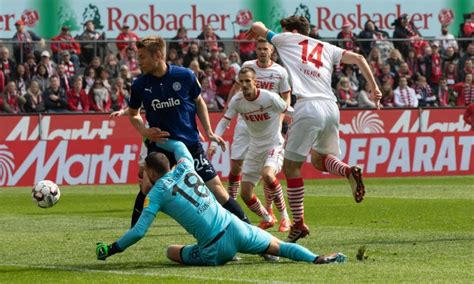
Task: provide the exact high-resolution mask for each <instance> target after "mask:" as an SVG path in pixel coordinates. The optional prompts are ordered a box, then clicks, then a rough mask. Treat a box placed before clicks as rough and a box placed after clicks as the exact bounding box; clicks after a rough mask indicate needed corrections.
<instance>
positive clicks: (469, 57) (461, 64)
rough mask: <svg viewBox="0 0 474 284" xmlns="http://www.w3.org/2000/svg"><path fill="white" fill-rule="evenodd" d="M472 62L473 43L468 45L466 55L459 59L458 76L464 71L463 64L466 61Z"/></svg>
mask: <svg viewBox="0 0 474 284" xmlns="http://www.w3.org/2000/svg"><path fill="white" fill-rule="evenodd" d="M468 59H470V60H473V61H474V42H473V43H470V44H469V45H468V46H467V51H466V53H465V54H464V55H463V56H462V57H461V58H460V59H459V62H458V74H461V71H462V70H463V69H464V64H465V62H466V60H468Z"/></svg>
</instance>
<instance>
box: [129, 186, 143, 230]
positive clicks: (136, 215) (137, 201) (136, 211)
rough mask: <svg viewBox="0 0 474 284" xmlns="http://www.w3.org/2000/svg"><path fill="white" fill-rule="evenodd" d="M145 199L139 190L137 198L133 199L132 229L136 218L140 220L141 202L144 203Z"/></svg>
mask: <svg viewBox="0 0 474 284" xmlns="http://www.w3.org/2000/svg"><path fill="white" fill-rule="evenodd" d="M145 197H146V195H145V194H143V193H142V191H141V190H139V191H138V194H137V198H136V199H135V205H133V213H132V227H133V226H135V224H136V223H137V221H138V218H140V215H141V214H142V210H143V202H145Z"/></svg>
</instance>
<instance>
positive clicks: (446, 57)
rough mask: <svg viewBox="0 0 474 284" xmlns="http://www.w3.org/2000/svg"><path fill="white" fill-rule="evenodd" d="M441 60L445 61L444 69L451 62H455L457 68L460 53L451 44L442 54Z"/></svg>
mask: <svg viewBox="0 0 474 284" xmlns="http://www.w3.org/2000/svg"><path fill="white" fill-rule="evenodd" d="M441 60H442V62H443V69H445V68H446V66H447V65H448V64H449V63H450V62H452V63H454V64H455V65H456V69H457V64H458V62H459V53H457V52H454V48H453V47H452V46H449V47H448V48H446V50H445V51H444V53H443V54H442V55H441ZM456 71H457V70H456Z"/></svg>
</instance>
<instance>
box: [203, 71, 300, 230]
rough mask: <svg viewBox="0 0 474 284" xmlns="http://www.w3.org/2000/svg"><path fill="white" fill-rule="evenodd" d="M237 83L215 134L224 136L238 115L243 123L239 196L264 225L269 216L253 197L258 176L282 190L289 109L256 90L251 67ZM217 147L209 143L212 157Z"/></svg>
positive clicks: (266, 92)
mask: <svg viewBox="0 0 474 284" xmlns="http://www.w3.org/2000/svg"><path fill="white" fill-rule="evenodd" d="M239 83H240V86H241V91H239V92H238V93H237V94H235V95H234V97H233V98H232V100H231V101H230V103H229V105H228V108H227V110H226V112H225V114H224V117H223V118H222V119H221V120H220V121H219V124H218V125H217V127H216V130H215V131H216V133H220V134H223V133H224V132H225V129H226V128H227V126H228V125H229V123H230V121H231V119H232V118H233V117H234V116H236V115H237V114H240V115H241V116H242V119H243V120H244V122H245V123H246V125H247V130H248V133H249V136H250V141H249V148H248V151H247V154H246V155H245V159H244V163H243V169H242V171H243V178H242V191H241V196H242V199H243V200H244V202H245V203H246V204H247V206H248V207H249V209H250V210H252V211H253V212H254V213H256V214H257V215H258V216H260V217H262V223H263V224H265V223H268V222H270V221H271V220H272V216H271V215H270V214H269V212H268V211H267V210H266V209H265V207H264V206H263V205H262V203H261V202H260V200H259V199H258V197H257V196H256V195H255V193H254V188H255V185H256V184H257V183H258V181H259V180H260V177H262V179H263V180H264V182H265V183H266V184H268V185H271V186H272V187H273V188H281V185H280V182H279V181H278V179H277V178H276V174H277V173H278V172H279V171H280V170H281V166H282V164H283V142H284V139H283V136H282V135H281V121H282V114H283V113H285V112H286V111H287V110H290V111H291V110H292V108H291V107H290V106H289V105H288V104H287V103H286V102H285V101H284V100H283V99H282V98H281V97H280V96H279V95H278V94H276V93H273V92H271V91H268V90H265V89H259V88H257V80H256V73H255V70H253V69H252V68H250V67H242V69H241V70H240V72H239ZM216 146H217V144H216V143H211V145H210V149H211V150H210V151H211V154H213V152H214V151H215V149H216ZM262 223H261V224H260V225H262ZM260 227H261V226H260Z"/></svg>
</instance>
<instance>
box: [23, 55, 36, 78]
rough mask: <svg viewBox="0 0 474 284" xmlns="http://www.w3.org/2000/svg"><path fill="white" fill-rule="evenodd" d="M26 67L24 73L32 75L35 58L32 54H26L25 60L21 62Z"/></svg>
mask: <svg viewBox="0 0 474 284" xmlns="http://www.w3.org/2000/svg"><path fill="white" fill-rule="evenodd" d="M23 65H24V66H25V68H26V73H28V74H29V76H30V77H33V75H35V73H36V67H37V64H36V58H35V56H34V55H33V54H31V53H30V54H28V55H27V56H26V62H25V63H24V64H23Z"/></svg>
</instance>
